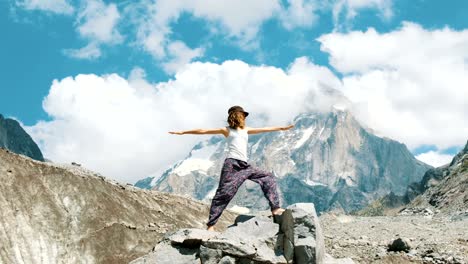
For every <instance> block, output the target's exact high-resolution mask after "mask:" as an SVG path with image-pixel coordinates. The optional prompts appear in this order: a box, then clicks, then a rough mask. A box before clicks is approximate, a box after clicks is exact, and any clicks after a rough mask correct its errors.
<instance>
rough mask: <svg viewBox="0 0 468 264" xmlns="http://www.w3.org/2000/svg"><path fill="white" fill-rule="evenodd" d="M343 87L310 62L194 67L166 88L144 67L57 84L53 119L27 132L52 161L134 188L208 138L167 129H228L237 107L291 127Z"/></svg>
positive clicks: (261, 121) (51, 100)
mask: <svg viewBox="0 0 468 264" xmlns="http://www.w3.org/2000/svg"><path fill="white" fill-rule="evenodd" d="M340 84H341V82H340V81H339V80H338V79H337V78H336V77H335V76H334V75H333V73H331V72H330V71H329V70H328V69H327V68H325V67H321V66H317V65H315V64H313V63H311V62H309V61H308V60H307V59H305V58H300V59H298V60H296V61H295V62H294V63H293V64H292V65H291V67H290V68H289V69H288V70H287V71H283V70H282V69H279V68H275V67H266V66H250V65H248V64H246V63H244V62H241V61H226V62H224V63H222V64H214V63H200V62H195V63H190V64H188V65H187V66H186V67H184V68H182V69H181V70H180V71H178V72H177V74H176V75H175V79H174V80H171V81H168V82H160V83H150V82H148V81H147V80H146V79H145V72H144V71H143V70H142V69H140V68H135V69H134V70H133V71H132V72H131V74H130V76H129V77H128V78H123V77H121V76H118V75H116V74H111V75H105V76H96V75H78V76H76V77H68V78H65V79H62V80H55V81H54V82H53V84H52V86H51V88H50V91H49V94H48V95H47V97H46V98H45V99H44V101H43V108H44V110H45V111H46V112H47V113H48V115H49V116H50V117H51V121H40V122H38V123H37V124H35V125H34V126H31V127H27V128H26V129H27V131H28V133H30V134H31V136H32V137H33V138H34V140H35V141H36V142H38V144H39V145H40V147H41V150H42V151H43V152H44V154H45V156H46V157H47V158H49V159H51V160H53V161H55V162H72V161H75V162H78V163H81V164H83V165H84V166H86V167H88V168H91V169H93V170H96V171H99V172H101V173H103V174H104V175H106V176H109V177H112V178H115V179H117V180H120V181H123V182H131V183H133V182H135V181H136V180H139V179H141V178H143V177H146V176H148V175H151V174H153V173H154V172H156V171H159V172H160V171H161V170H162V169H166V168H167V167H168V166H170V165H171V164H172V163H173V162H175V161H176V160H177V159H181V158H184V157H185V155H186V154H187V153H188V151H189V150H190V148H191V147H192V146H193V145H194V144H195V143H196V142H198V141H200V140H203V138H208V137H209V136H208V135H204V136H200V135H198V136H197V135H184V136H178V135H171V134H169V133H168V131H173V130H188V129H195V128H216V127H222V126H225V125H226V122H225V119H226V116H227V109H228V108H229V107H230V106H232V105H242V106H243V107H244V108H245V109H248V111H249V112H250V113H251V115H250V116H249V125H251V126H262V125H286V124H288V123H290V122H291V121H292V119H293V118H294V117H295V116H296V115H297V114H298V113H300V112H302V111H306V110H313V109H315V110H320V109H317V107H321V108H323V109H325V108H327V107H330V105H328V106H327V105H325V104H324V102H328V103H329V104H332V103H333V100H329V99H327V100H326V99H325V97H326V95H324V94H323V93H322V92H321V89H322V88H323V87H334V86H337V85H340ZM278 105H281V106H282V107H281V108H278V107H277V106H278ZM284 109H288V111H284ZM323 109H322V110H323Z"/></svg>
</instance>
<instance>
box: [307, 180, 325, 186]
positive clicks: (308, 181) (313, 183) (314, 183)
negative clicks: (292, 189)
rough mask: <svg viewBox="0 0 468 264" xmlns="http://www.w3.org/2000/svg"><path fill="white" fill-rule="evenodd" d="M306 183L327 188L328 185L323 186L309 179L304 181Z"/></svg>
mask: <svg viewBox="0 0 468 264" xmlns="http://www.w3.org/2000/svg"><path fill="white" fill-rule="evenodd" d="M304 182H305V183H306V184H307V185H309V186H319V185H322V186H327V185H326V184H323V183H321V182H316V181H313V180H309V179H306V180H304Z"/></svg>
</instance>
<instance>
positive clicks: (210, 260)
mask: <svg viewBox="0 0 468 264" xmlns="http://www.w3.org/2000/svg"><path fill="white" fill-rule="evenodd" d="M199 254H200V260H201V263H202V264H218V263H221V262H220V261H221V259H222V257H223V252H222V251H221V250H217V249H211V248H207V247H204V246H200V253H199Z"/></svg>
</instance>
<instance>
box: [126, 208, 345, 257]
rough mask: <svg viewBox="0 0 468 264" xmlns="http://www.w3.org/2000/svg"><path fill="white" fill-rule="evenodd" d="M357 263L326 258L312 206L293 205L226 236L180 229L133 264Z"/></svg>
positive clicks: (249, 220) (241, 222)
mask: <svg viewBox="0 0 468 264" xmlns="http://www.w3.org/2000/svg"><path fill="white" fill-rule="evenodd" d="M142 263H158V264H169V263H170V264H179V263H180V264H182V263H183V264H189V263H194V264H195V263H197V264H199V263H202V264H219V263H223V264H230V263H231V264H234V263H242V264H254V263H270V264H283V263H284V264H286V263H298V264H302V263H353V261H352V260H351V259H342V260H337V259H333V258H332V257H331V256H329V255H327V256H325V246H324V238H323V235H322V229H321V228H320V223H319V220H318V217H317V214H316V211H315V208H314V205H313V204H311V203H301V204H293V205H291V206H289V207H288V208H287V209H286V211H285V212H284V213H283V214H282V215H281V216H275V218H274V219H272V218H271V216H264V215H257V216H248V215H241V216H239V217H238V218H237V219H236V221H235V224H234V225H232V226H230V227H228V228H227V230H226V231H225V232H222V233H219V232H210V231H206V230H201V229H181V230H178V231H176V232H174V233H168V234H166V236H165V238H164V239H163V240H162V241H161V242H160V243H159V244H157V245H156V246H155V248H154V249H153V251H152V252H151V253H149V254H147V255H145V256H143V257H140V258H138V259H136V260H134V261H132V262H131V264H142Z"/></svg>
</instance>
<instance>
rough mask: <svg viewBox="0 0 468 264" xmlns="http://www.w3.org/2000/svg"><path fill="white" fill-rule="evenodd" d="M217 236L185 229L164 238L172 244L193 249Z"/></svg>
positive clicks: (209, 232) (213, 233)
mask: <svg viewBox="0 0 468 264" xmlns="http://www.w3.org/2000/svg"><path fill="white" fill-rule="evenodd" d="M218 234H219V233H218V232H212V231H207V230H202V229H196V228H185V229H180V230H178V231H176V232H174V233H170V234H166V236H165V238H166V239H168V240H169V241H171V243H172V244H182V245H183V246H184V247H188V248H194V247H199V246H200V245H201V243H202V241H207V240H208V239H210V238H212V237H215V236H216V235H218Z"/></svg>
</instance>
